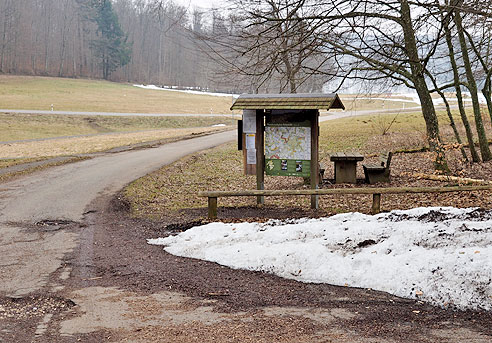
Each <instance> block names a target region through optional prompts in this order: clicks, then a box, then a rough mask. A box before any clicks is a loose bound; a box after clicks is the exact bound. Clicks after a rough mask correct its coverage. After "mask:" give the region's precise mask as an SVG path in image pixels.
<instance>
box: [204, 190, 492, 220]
mask: <svg viewBox="0 0 492 343" xmlns="http://www.w3.org/2000/svg"><path fill="white" fill-rule="evenodd" d="M483 190H492V185H486V186H453V187H387V188H369V187H367V188H331V189H300V190H294V189H289V190H245V191H209V192H199V193H198V196H199V197H207V198H208V218H209V219H216V218H217V198H219V197H240V196H287V195H328V194H372V209H371V213H372V214H376V213H379V212H381V194H402V193H446V192H463V191H483Z"/></svg>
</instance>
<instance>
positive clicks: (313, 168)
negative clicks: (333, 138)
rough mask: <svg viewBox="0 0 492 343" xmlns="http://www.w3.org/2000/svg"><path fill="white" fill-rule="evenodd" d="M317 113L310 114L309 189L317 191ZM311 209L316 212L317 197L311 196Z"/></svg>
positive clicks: (317, 206) (317, 205)
mask: <svg viewBox="0 0 492 343" xmlns="http://www.w3.org/2000/svg"><path fill="white" fill-rule="evenodd" d="M318 121H319V111H318V110H315V111H312V112H311V116H310V122H311V189H318V187H319V180H318V178H319V161H318V159H319V152H318V148H319V147H318V145H319V144H318V141H319V123H318ZM311 208H312V209H314V210H317V209H318V208H319V203H318V195H317V194H314V195H311Z"/></svg>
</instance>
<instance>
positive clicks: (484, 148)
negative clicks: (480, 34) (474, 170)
mask: <svg viewBox="0 0 492 343" xmlns="http://www.w3.org/2000/svg"><path fill="white" fill-rule="evenodd" d="M454 23H455V25H456V30H457V32H458V38H459V41H460V46H461V54H462V56H463V65H464V67H465V71H466V78H467V81H468V82H467V83H468V84H467V87H468V90H469V91H470V94H471V97H472V104H473V114H474V116H475V124H476V128H477V134H478V141H479V144H480V152H481V154H482V160H483V161H484V162H485V161H490V160H491V159H492V154H491V153H490V149H489V142H488V140H487V135H486V134H485V128H484V126H483V121H482V115H481V113H480V102H479V101H478V91H477V84H476V82H475V77H474V75H473V70H472V67H471V62H470V57H469V56H468V46H467V43H466V40H465V35H464V33H463V24H462V22H461V15H460V13H459V12H458V11H456V12H455V13H454Z"/></svg>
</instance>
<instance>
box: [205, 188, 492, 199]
mask: <svg viewBox="0 0 492 343" xmlns="http://www.w3.org/2000/svg"><path fill="white" fill-rule="evenodd" d="M487 190H492V185H485V186H454V187H388V188H371V187H367V188H331V189H289V190H273V189H271V190H270V189H267V190H244V191H207V192H199V193H198V196H199V197H237V196H259V195H262V196H285V195H327V194H375V193H379V194H402V193H447V192H464V191H487Z"/></svg>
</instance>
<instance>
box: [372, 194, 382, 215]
mask: <svg viewBox="0 0 492 343" xmlns="http://www.w3.org/2000/svg"><path fill="white" fill-rule="evenodd" d="M379 212H381V193H374V194H373V195H372V208H371V213H372V214H378V213H379Z"/></svg>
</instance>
